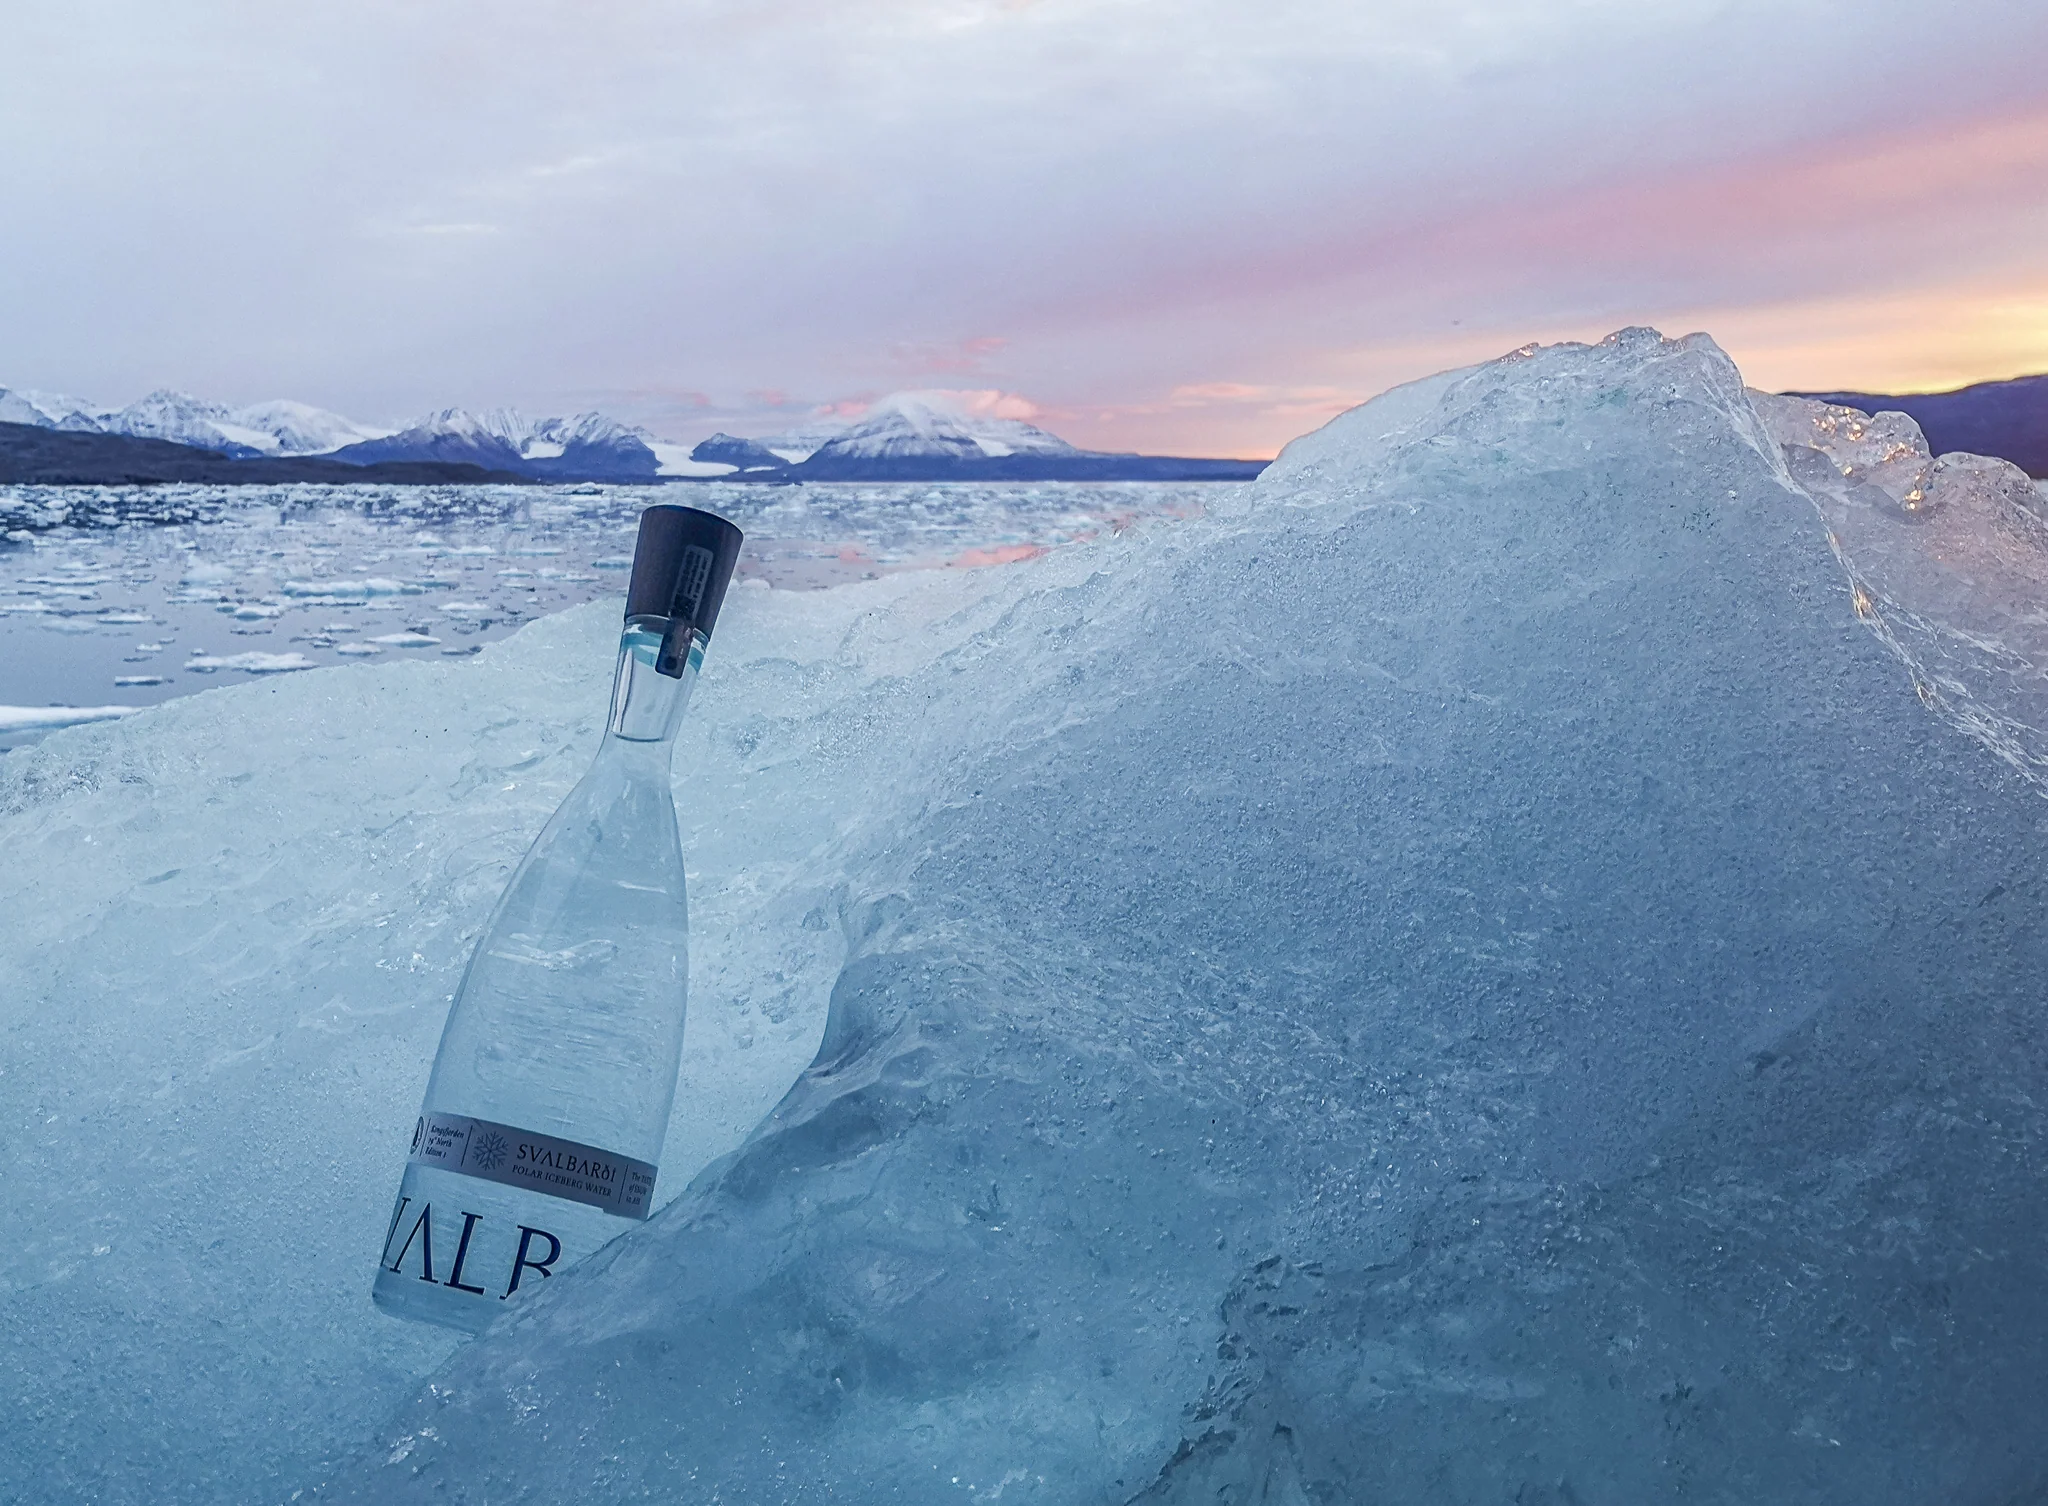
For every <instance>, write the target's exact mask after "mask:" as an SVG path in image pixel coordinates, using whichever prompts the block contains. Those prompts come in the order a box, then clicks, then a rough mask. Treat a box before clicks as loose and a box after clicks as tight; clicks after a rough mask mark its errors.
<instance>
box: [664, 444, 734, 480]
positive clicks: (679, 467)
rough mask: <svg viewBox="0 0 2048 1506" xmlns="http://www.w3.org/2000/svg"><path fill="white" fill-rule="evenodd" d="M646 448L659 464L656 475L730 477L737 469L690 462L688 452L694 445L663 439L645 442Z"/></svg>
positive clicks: (710, 463)
mask: <svg viewBox="0 0 2048 1506" xmlns="http://www.w3.org/2000/svg"><path fill="white" fill-rule="evenodd" d="M647 447H648V448H649V449H651V450H653V451H654V456H655V458H656V459H657V460H659V461H660V462H661V469H660V470H659V471H658V472H656V474H657V475H662V476H730V475H731V474H732V473H733V472H734V471H736V470H738V469H739V467H737V466H732V465H721V464H718V463H717V462H714V461H708V460H692V459H691V458H690V451H691V450H692V449H694V448H696V447H695V446H694V445H686V444H671V443H670V442H669V441H667V440H665V439H651V440H649V441H648V442H647Z"/></svg>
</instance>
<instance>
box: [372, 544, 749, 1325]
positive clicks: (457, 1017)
mask: <svg viewBox="0 0 2048 1506" xmlns="http://www.w3.org/2000/svg"><path fill="white" fill-rule="evenodd" d="M678 514H681V515H685V516H683V517H680V518H679V517H676V516H674V515H678ZM650 520H651V522H650ZM738 543H739V530H738V529H736V528H734V527H733V526H732V525H731V524H730V523H726V522H725V521H724V520H723V519H720V518H715V517H713V516H712V515H711V514H708V513H701V512H697V511H696V510H695V509H691V508H680V507H657V508H650V509H648V512H647V514H646V515H643V518H642V523H641V533H640V547H639V550H638V552H637V553H636V556H635V565H634V575H633V587H632V591H631V594H630V595H629V597H628V603H627V607H628V613H629V615H628V617H627V619H626V626H625V632H624V635H623V636H622V638H621V640H620V644H619V658H618V671H617V676H616V679H615V681H614V686H613V692H612V707H611V716H610V722H609V726H608V729H607V732H606V736H605V739H604V744H603V747H602V749H601V750H600V752H599V753H598V756H597V760H596V762H595V763H594V764H593V765H592V766H591V769H590V772H589V773H587V774H586V775H584V777H583V779H582V781H581V782H580V783H579V784H578V785H577V786H576V788H575V789H574V790H573V791H571V792H570V795H569V797H568V799H567V800H565V801H563V802H562V805H561V808H560V809H559V810H557V811H556V812H555V814H554V816H553V817H552V818H551V819H550V820H549V821H548V824H547V825H546V826H545V827H544V828H543V829H542V831H541V834H540V836H539V837H538V838H537V839H536V840H535V842H534V844H533V847H532V849H531V850H530V851H529V852H528V853H527V855H526V857H525V859H524V860H523V861H522V862H521V863H520V865H519V868H518V871H517V872H516V873H514V875H513V877H512V881H511V883H510V884H509V885H508V886H507V888H506V890H505V893H504V896H503V898H501V899H500V900H499V902H498V907H497V910H496V912H495V913H494V914H493V916H492V917H491V921H490V924H489V925H488V927H486V929H485V931H484V935H483V939H482V940H481V941H480V942H479V943H478V945H477V949H476V952H475V954H474V955H473V956H472V957H471V959H470V963H469V969H468V971H467V973H465V975H464V977H463V980H462V985H461V988H460V989H459V991H458V992H457V993H456V996H455V1002H454V1004H453V1006H452V1007H451V1009H450V1011H449V1015H448V1025H447V1028H446V1030H445V1031H444V1032H443V1034H442V1037H441V1046H440V1050H439V1052H438V1053H437V1054H436V1056H435V1058H434V1067H433V1073H432V1075H431V1077H430V1078H429V1080H428V1084H427V1092H426V1099H425V1102H424V1103H423V1104H422V1106H421V1109H420V1116H419V1120H418V1122H417V1124H416V1125H415V1127H414V1130H413V1136H412V1146H411V1150H410V1153H409V1157H408V1160H407V1163H406V1167H405V1175H404V1179H403V1181H402V1182H401V1184H400V1186H399V1189H398V1199H397V1203H396V1205H395V1206H394V1208H393V1210H392V1215H391V1221H390V1226H389V1228H388V1229H387V1231H386V1233H385V1237H384V1242H383V1253H382V1255H381V1256H380V1257H379V1260H378V1270H377V1277H376V1284H375V1287H374V1288H373V1295H374V1297H375V1300H376V1303H377V1305H378V1306H379V1307H381V1308H383V1309H384V1310H385V1311H386V1312H389V1313H392V1314H394V1315H396V1316H399V1317H405V1318H416V1319H420V1320H423V1321H427V1322H433V1323H441V1324H446V1325H448V1326H451V1327H455V1328H462V1329H468V1330H471V1331H474V1330H476V1329H479V1328H481V1327H483V1326H484V1325H485V1324H487V1323H489V1322H490V1321H491V1320H492V1319H493V1318H495V1317H497V1316H498V1314H499V1313H500V1312H501V1311H503V1310H504V1309H505V1306H506V1304H507V1303H508V1302H511V1301H513V1300H516V1299H517V1297H518V1296H519V1295H520V1294H521V1293H522V1292H530V1291H531V1290H533V1289H534V1288H536V1287H538V1286H539V1285H540V1284H542V1283H544V1282H546V1281H547V1280H549V1279H550V1278H552V1277H553V1276H554V1275H556V1274H557V1273H559V1272H561V1271H563V1270H566V1269H567V1268H568V1267H569V1266H571V1265H573V1264H575V1262H576V1261H578V1260H580V1259H582V1258H583V1257H584V1256H585V1255H588V1254H589V1253H590V1252H591V1251H592V1250H594V1249H596V1248H597V1247H598V1246H599V1245H602V1244H604V1243H606V1242H607V1241H609V1240H610V1239H612V1238H614V1237H615V1236H616V1235H617V1234H618V1233H620V1232H621V1231H622V1230H623V1229H624V1228H626V1227H627V1223H626V1222H625V1221H627V1220H633V1219H640V1218H645V1217H647V1215H648V1214H649V1213H650V1212H651V1211H652V1198H653V1191H654V1178H655V1160H656V1157H657V1156H658V1155H659V1154H660V1151H661V1143H662V1139H663V1137H664V1135H665V1134H666V1133H667V1130H668V1120H669V1111H670V1108H671V1107H672V1105H673V1103H674V1098H675V1089H676V1074H677V1070H678V1067H679V1064H680V1061H681V1056H682V1044H683V1017H684V1005H685V993H686V988H687V983H688V976H689V921H688V908H687V903H686V900H685V896H684V892H683V855H682V846H681V843H680V840H679V838H678V833H677V825H676V812H675V804H674V800H673V797H672V795H671V793H670V780H669V756H670V753H671V751H672V750H673V748H674V745H675V733H676V729H677V727H678V725H679V724H680V722H681V719H682V715H683V712H684V709H685V707H686V706H687V704H688V701H689V696H690V690H691V688H692V687H693V685H694V684H695V682H696V677H697V671H698V667H699V665H700V664H701V663H702V660H703V655H704V648H705V645H706V643H707V642H708V639H709V629H710V625H711V621H712V619H713V618H714V617H715V616H716V612H717V607H718V604H719V601H720V600H721V599H722V597H723V595H724V587H725V583H726V579H727V578H729V576H730V574H731V567H732V560H733V558H734V557H736V555H737V552H738ZM649 606H652V607H656V608H665V609H666V610H657V611H635V610H634V608H636V607H649Z"/></svg>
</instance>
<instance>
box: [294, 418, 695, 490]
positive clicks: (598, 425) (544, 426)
mask: <svg viewBox="0 0 2048 1506" xmlns="http://www.w3.org/2000/svg"><path fill="white" fill-rule="evenodd" d="M334 458H335V459H336V460H341V461H346V462H348V463H349V464H351V465H369V464H373V463H374V462H377V461H381V460H442V461H455V462H460V463H465V464H469V465H480V466H483V467H485V468H486V469H489V470H496V471H515V472H518V473H519V474H522V475H528V476H535V477H552V478H558V479H567V478H571V477H573V478H576V479H579V480H598V481H607V480H619V481H626V480H645V479H649V478H651V477H653V476H655V475H656V474H657V473H658V472H659V471H660V469H661V461H660V459H659V457H657V456H656V454H655V452H654V448H653V446H652V445H651V444H650V443H649V441H648V436H647V435H646V434H645V432H643V431H642V430H639V429H629V428H627V427H626V426H625V425H624V424H622V423H619V422H618V421H617V420H615V419H610V418H606V417H605V416H604V415H603V414H602V413H579V414H576V415H575V416H574V417H572V418H544V419H539V420H529V419H528V418H526V417H525V416H524V415H523V414H521V413H520V412H519V411H518V410H516V409H513V408H489V409H486V410H484V411H483V412H481V413H471V412H469V411H467V410H466V409H462V408H443V409H442V410H441V411H440V412H438V413H430V414H428V415H427V416H426V417H425V418H422V419H418V420H416V421H415V422H413V423H411V424H408V425H407V426H406V427H405V428H403V429H400V430H399V431H398V432H397V433H395V434H388V435H385V436H383V437H382V438H379V439H373V440H368V441H365V442H363V443H361V444H352V445H347V446H344V447H343V448H341V449H339V450H336V451H335V452H334Z"/></svg>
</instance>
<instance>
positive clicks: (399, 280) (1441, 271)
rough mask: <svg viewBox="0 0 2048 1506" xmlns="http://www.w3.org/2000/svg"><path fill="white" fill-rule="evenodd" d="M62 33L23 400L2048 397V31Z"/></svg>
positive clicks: (1056, 406) (1952, 21) (994, 1)
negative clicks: (1481, 384)
mask: <svg viewBox="0 0 2048 1506" xmlns="http://www.w3.org/2000/svg"><path fill="white" fill-rule="evenodd" d="M88 14H89V17H90V18H91V19H92V20H93V23H94V24H90V25H87V24H82V21H81V17H87V16H88ZM18 30H19V33H20V37H19V43H20V44H19V45H17V46H15V47H13V48H12V49H10V51H9V52H8V54H7V55H6V56H5V57H0V120H4V121H5V122H6V124H7V126H8V128H9V140H10V141H11V142H14V143H17V144H18V145H17V149H16V150H14V151H13V152H11V153H10V154H9V159H8V161H6V162H5V163H0V189H4V191H5V192H6V194H7V196H8V202H9V204H10V206H11V208H12V210H13V214H12V216H11V224H10V234H9V236H8V237H6V238H5V242H4V244H0V335H4V337H5V338H4V339H0V358H4V361H0V385H4V386H18V387H24V388H43V389H52V390H56V391H68V392H72V393H75V394H77V395H78V396H80V397H83V398H87V399H91V400H95V401H101V402H108V403H118V402H125V401H129V400H132V399H133V398H135V397H137V396H139V395H141V394H142V393H143V392H145V391H148V390H150V389H152V388H155V387H159V386H168V387H173V388H177V389H181V390H185V391H190V392H195V393H198V394H201V395H203V396H207V397H212V398H216V399H219V400H222V401H232V402H249V401H256V400H261V399H266V398H271V397H277V396H289V397H294V398H299V399H302V400H304V401H308V402H313V403H317V404H320V405H322V406H326V407H331V408H335V409H337V410H339V411H342V412H344V413H348V414H351V415H353V416H355V417H358V418H361V419H363V420H365V421H369V422H396V421H402V420H404V419H406V418H408V417H410V416H412V415H414V414H416V413H419V412H421V411H425V410H428V409H432V408H438V407H443V406H447V405H450V404H456V405H464V406H470V407H489V406H496V405H506V404H509V405H517V406H520V407H522V408H526V409H529V410H533V411H537V412H547V413H554V412H570V411H577V410H582V409H592V408H594V409H598V410H601V411H604V412H607V413H610V414H612V415H614V416H616V417H619V418H622V419H625V420H627V421H628V422H634V423H640V424H644V425H646V426H647V427H648V428H649V429H651V430H652V431H653V432H655V433H656V434H658V435H661V436H662V437H665V438H673V439H694V438H699V437H702V436H703V435H705V434H708V433H710V432H712V431H713V430H717V429H724V430H727V431H730V432H734V433H741V434H763V433H768V432H772V431H774V430H777V429H781V428H786V427H790V426H792V425H795V424H799V423H802V422H805V421H808V420H813V419H815V418H816V417H818V416H821V415H827V414H835V413H836V414H841V415H844V414H848V413H853V412H858V411H860V409H861V408H862V407H863V406H864V405H865V404H867V403H869V402H872V401H873V400H875V399H876V398H878V397H880V396H882V395H884V394H886V393H888V392H891V391H896V390H906V389H950V390H954V391H956V392H959V393H962V394H964V395H963V396H962V398H961V401H963V402H969V403H976V402H986V403H988V404H992V405H999V406H1000V411H1001V412H1002V414H1003V416H1009V417H1030V418H1032V420H1033V421H1035V422H1038V423H1040V424H1042V425H1044V426H1045V427H1047V428H1050V429H1052V430H1053V431H1054V432H1056V433H1059V434H1061V435H1063V436H1064V437H1066V438H1068V439H1070V440H1072V441H1073V442H1075V443H1077V444H1081V445H1085V446H1089V447H1096V448H1104V449H1119V450H1142V451H1148V452H1153V453H1175V454H1188V455H1253V456H1263V455H1270V454H1273V453H1274V452H1276V451H1277V450H1278V449H1279V448H1280V447H1281V446H1282V445H1284V444H1285V443H1286V442H1287V440H1289V439H1291V438H1293V437H1294V436H1295V435H1298V434H1300V433H1303V432H1306V431H1307V430H1309V429H1313V428H1315V427H1316V426H1318V425H1319V424H1320V423H1322V422H1324V421H1325V420H1327V419H1328V418H1329V417H1331V416H1333V415H1334V414H1336V413H1339V412H1342V411H1343V410H1344V409H1345V408H1347V407H1350V406H1352V405H1354V404H1355V403H1357V402H1360V401H1362V400H1364V399H1366V398H1368V397H1370V396H1372V395H1373V394H1375V393H1377V392H1380V391H1383V390H1385V389H1386V388H1387V387H1389V386H1392V385H1396V384H1398V383H1400V382H1404V381H1408V380H1412V379H1414V378H1417V377H1421V376H1424V375H1427V374H1429V373H1431V372H1434V371H1438V370H1442V369H1445V368H1447V367H1452V366H1459V365H1464V364H1469V363H1472V362H1476V361H1481V360H1486V359H1489V358H1491V357H1493V356H1497V355H1500V354H1502V353H1503V352H1505V351H1508V350H1511V349H1514V348H1516V347H1518V346H1520V345H1523V344H1526V343H1529V342H1531V341H1539V342H1551V341H1556V340H1564V339H1576V340H1594V339H1598V338H1600V337H1601V336H1602V335H1605V334H1607V333H1608V332H1610V331H1612V330H1614V329H1616V328H1620V327H1622V326H1625V325H1629V324H1649V325H1653V326H1655V327H1657V328H1659V329H1662V330H1663V331H1664V332H1665V333H1667V334H1672V335H1676V334H1682V333H1686V332H1689V331H1692V330H1704V331H1706V332H1707V333H1709V334H1711V335H1712V336H1713V337H1714V338H1715V339H1716V340H1717V341H1719V342H1720V344H1721V345H1722V346H1723V347H1724V348H1725V349H1727V351H1728V352H1729V353H1730V355H1731V356H1733V357H1734V358H1735V360H1736V361H1737V363H1738V364H1739V365H1740V366H1741V367H1742V369H1743V372H1744V374H1745V376H1746V377H1747V379H1748V380H1749V381H1750V382H1751V383H1753V384H1755V385H1757V386H1761V387H1765V388H1770V389H1778V390H1782V389H1786V388H1808V389H1843V388H1855V389H1869V390H1881V391H1928V390H1939V389H1944V388H1950V387H1956V386H1961V385H1966V384H1968V383H1971V382H1976V381H1984V380H1991V379H1997V378H2003V377H2010V376H2015V375H2020V374H2026V373H2031V372H2038V371H2048V261H2044V258H2043V256H2042V254H2041V250H2040V248H2041V247H2043V246H2044V245H2048V66H2044V63H2048V10H2044V9H2042V8H2038V7H2028V6H2023V5H2019V4H2016V3H2007V0H1980V3H1976V4H1970V5H1964V6H1960V7H1955V8H1950V9H1948V10H1945V11H1944V12H1943V13H1942V14H1941V15H1940V16H1938V17H1936V16H1930V15H1929V14H1928V13H1927V9H1926V8H1925V7H1923V6H1917V5H1914V4H1910V3H1907V0H1872V3H1866V4H1860V5H1848V4H1836V3H1824V0H1781V3H1770V4H1766V3H1763V0H1671V3H1668V4H1664V5H1660V6H1658V7H1653V8H1649V9H1647V10H1646V9H1645V8H1644V7H1641V6H1640V5H1635V4H1628V3H1623V0H1583V3H1581V4H1577V5H1573V6H1570V7H1560V6H1556V5H1551V4H1545V3H1538V0H1462V3H1444V4H1425V3H1423V0H1388V3H1384V4H1380V5H1375V6H1373V7H1369V8H1360V7H1355V6H1348V5H1340V4H1336V3H1334V0H1276V3H1275V4H1272V5H1270V6H1266V7H1262V8H1260V9H1259V10H1258V11H1256V12H1254V11H1252V10H1250V9H1248V8H1246V7H1243V6H1241V5H1230V4H1226V3H1221V0H1186V3H1181V4H1175V5H1171V6H1169V5H1167V4H1165V0H1118V3H1112V0H1035V3H1027V0H882V3H876V4H873V5H866V6H861V7H843V6H835V5H829V4H826V3H824V0H801V3H794V4H790V5H786V6H778V7H775V8H774V9H772V10H768V9H764V8H744V9H735V10H732V11H729V12H719V11H712V10H701V11H692V12H690V13H688V14H683V13H679V12H677V11H676V10H675V9H674V8H673V7H667V6H662V5H657V4H654V3H652V0H644V3H640V0H633V3H622V4H620V5H617V6H609V7H604V8H593V7H570V6H563V5H559V4H554V3H546V0H517V3H511V4H506V5H498V6H490V7H486V6H482V5H478V4H474V3H470V0H462V3H456V4H451V5H448V6H443V7H434V8H432V9H431V10H422V9H419V8H416V7H408V6H405V5H402V4H399V3H398V0H363V3H362V4H360V5H358V6H354V7H351V8H350V9H349V10H348V11H346V12H340V11H321V12H304V13H290V14H284V13H277V12H275V11H273V10H272V9H270V8H267V7H263V6H260V5H257V4H254V3H253V0H215V3H210V4H203V5H201V6H198V7H193V8H185V9H182V10H181V12H180V13H179V14H178V15H176V16H173V15H171V14H169V13H166V12H164V11H162V10H160V9H159V8H156V7H151V6H145V5H142V4H140V3H139V0H94V3H91V4H89V5H88V6H86V7H85V8H84V9H83V10H81V11H78V12H66V13H65V14H62V15H59V14H56V13H41V14H37V15H35V16H30V17H24V18H22V19H21V21H20V24H19V27H18ZM977 394H978V396H977ZM990 411H996V409H995V408H994V407H992V408H991V409H990Z"/></svg>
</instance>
